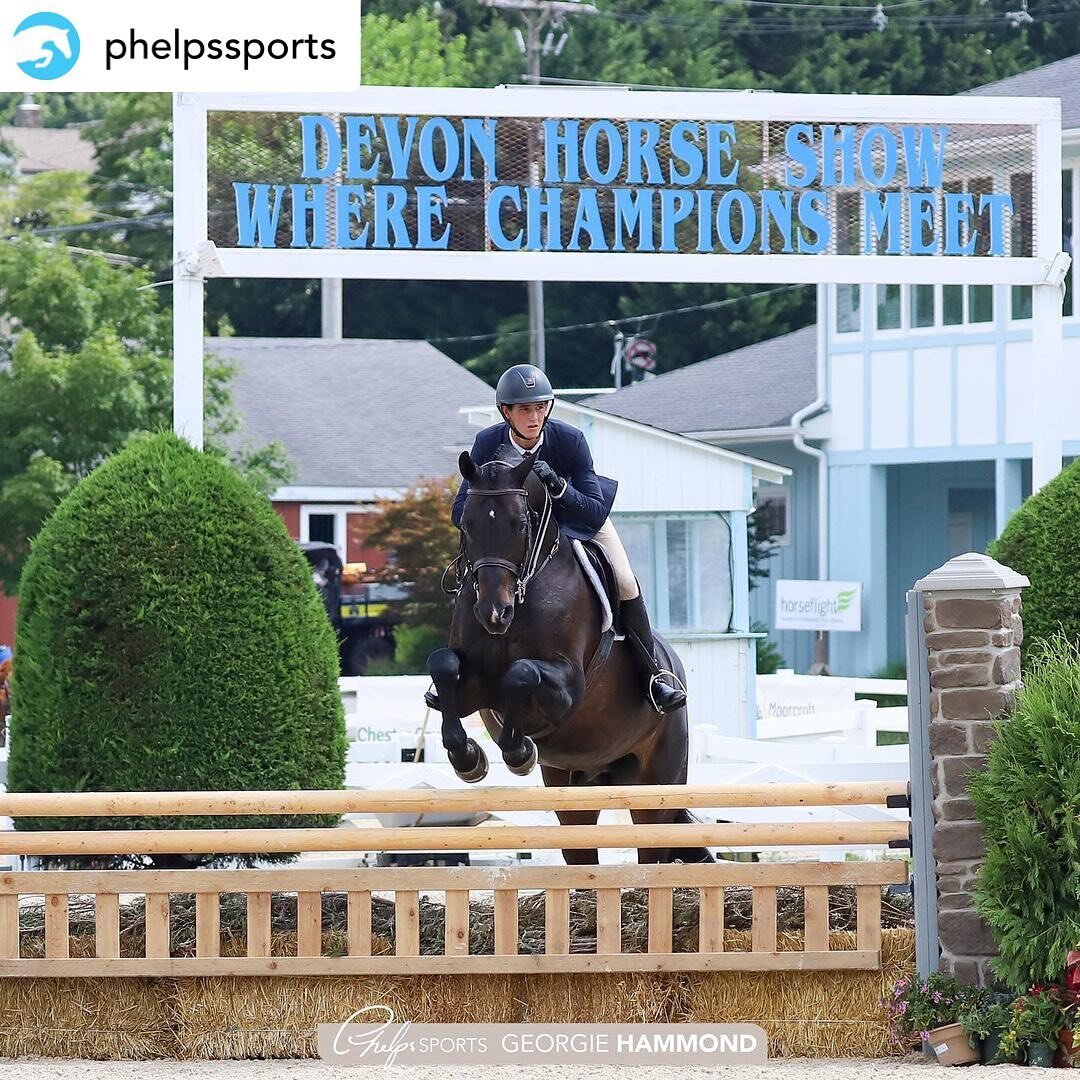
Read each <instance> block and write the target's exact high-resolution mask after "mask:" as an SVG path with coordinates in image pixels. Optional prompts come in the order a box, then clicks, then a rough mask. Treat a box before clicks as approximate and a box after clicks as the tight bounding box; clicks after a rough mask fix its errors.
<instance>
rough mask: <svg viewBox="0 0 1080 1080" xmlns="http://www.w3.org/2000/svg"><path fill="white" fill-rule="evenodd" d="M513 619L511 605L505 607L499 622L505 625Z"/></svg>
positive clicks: (512, 607) (512, 606)
mask: <svg viewBox="0 0 1080 1080" xmlns="http://www.w3.org/2000/svg"><path fill="white" fill-rule="evenodd" d="M513 617H514V605H513V604H507V605H506V607H504V608H503V609H502V614H501V615H500V616H499V621H500V622H501V623H503V624H506V623H508V622H510V620H511V619H512V618H513Z"/></svg>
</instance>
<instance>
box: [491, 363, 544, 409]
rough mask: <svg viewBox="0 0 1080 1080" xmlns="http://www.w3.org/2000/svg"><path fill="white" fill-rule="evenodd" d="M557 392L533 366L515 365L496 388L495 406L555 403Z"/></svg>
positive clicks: (503, 376) (505, 372)
mask: <svg viewBox="0 0 1080 1080" xmlns="http://www.w3.org/2000/svg"><path fill="white" fill-rule="evenodd" d="M554 400H555V391H554V390H552V388H551V383H550V381H549V380H548V377H547V376H546V375H545V374H544V373H543V372H542V371H541V370H540V369H539V368H538V367H533V366H532V364H515V365H514V366H513V367H512V368H507V369H506V371H504V372H503V373H502V376H501V377H500V378H499V385H498V386H496V387H495V404H496V405H498V406H499V407H500V408H502V406H503V405H528V404H531V403H532V402H534V401H554Z"/></svg>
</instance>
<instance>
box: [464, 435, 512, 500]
mask: <svg viewBox="0 0 1080 1080" xmlns="http://www.w3.org/2000/svg"><path fill="white" fill-rule="evenodd" d="M520 464H521V458H520V457H519V456H518V455H516V454H513V453H511V451H510V447H509V446H507V445H506V443H499V445H498V446H497V447H496V448H495V456H494V457H493V458H492V459H491V460H490V461H485V462H484V464H483V465H481V466H479V467H478V468H477V470H476V476H475V477H474V478H473V480H472V486H473V487H475V488H477V490H483V489H484V488H486V487H491V488H500V487H504V486H505V485H506V474H507V471H508V470H509V469H511V468H514V467H515V466H517V465H520Z"/></svg>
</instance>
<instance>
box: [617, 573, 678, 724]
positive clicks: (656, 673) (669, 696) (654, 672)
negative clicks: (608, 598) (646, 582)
mask: <svg viewBox="0 0 1080 1080" xmlns="http://www.w3.org/2000/svg"><path fill="white" fill-rule="evenodd" d="M619 618H620V620H621V622H622V628H623V631H624V632H625V634H626V640H627V641H629V642H630V644H631V646H632V648H633V653H634V659H635V660H636V661H637V665H638V670H639V671H640V672H641V674H642V676H643V677H644V680H645V693H646V694H647V695H648V697H649V700H650V701H651V702H652V703H653V706H654V707H655V709H656V711H657V712H661V713H669V712H673V711H674V710H675V709H678V708H681V707H682V706H683V705H685V704H686V691H685V690H684V689H683V688H682V686H680V685H674V686H672V685H671V682H674V683H676V684H678V681H679V680H678V678H677V677H676V675H675V674H674V673H673V672H671V671H667V670H666V669H664V668H661V667H660V665H659V664H658V663H657V662H656V651H655V648H654V644H653V635H652V627H651V626H650V625H649V612H648V611H647V610H646V607H645V601H644V599H643V598H642V597H641V595H640V594H639V595H637V596H635V597H634V599H633V600H622V601H620V603H619Z"/></svg>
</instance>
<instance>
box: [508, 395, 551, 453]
mask: <svg viewBox="0 0 1080 1080" xmlns="http://www.w3.org/2000/svg"><path fill="white" fill-rule="evenodd" d="M550 408H551V402H550V401H535V402H530V403H529V404H527V405H508V406H506V413H507V419H508V420H509V421H510V423H511V425H512V426H513V428H514V430H515V431H517V432H518V433H519V434H520V435H522V436H523V437H524V439H525V441H526V442H527V443H528V444H529V446H531V445H532V444H533V443H534V442H536V440H537V439H539V438H540V431H541V429H542V428H543V426H544V420H545V419H547V414H548V410H549V409H550ZM526 449H528V447H526Z"/></svg>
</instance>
